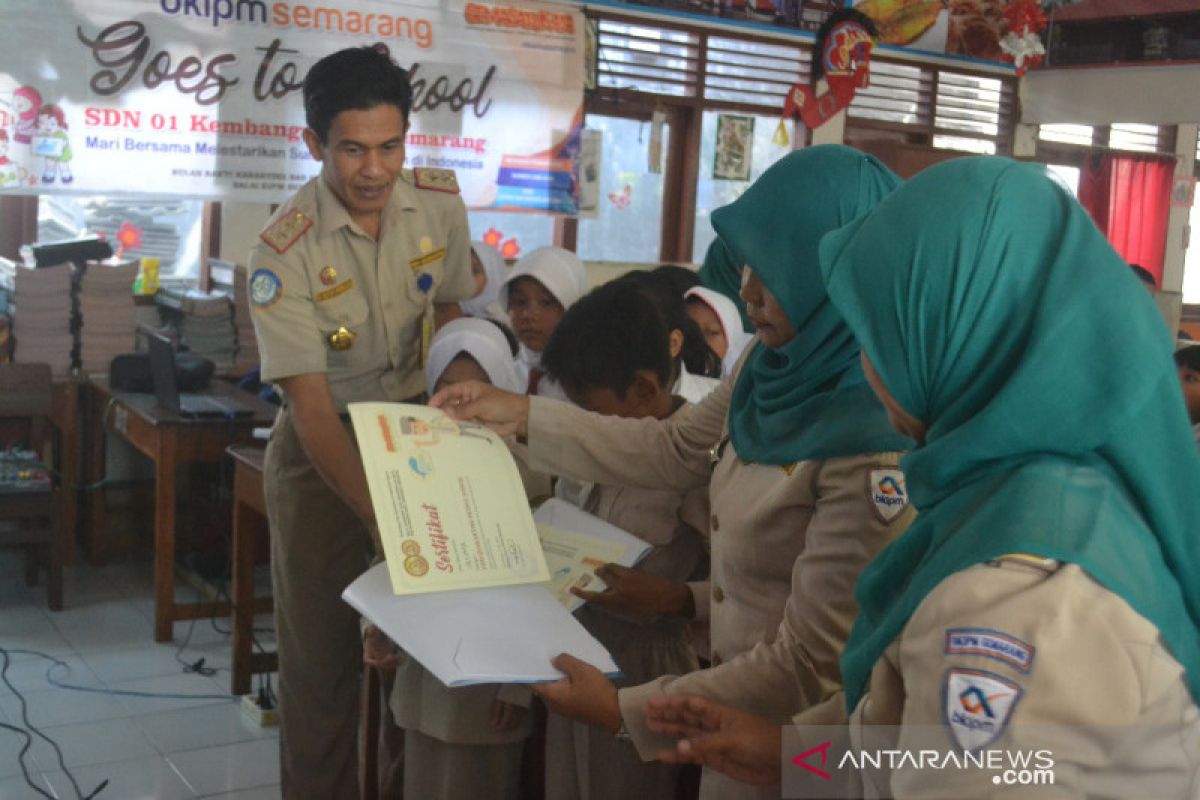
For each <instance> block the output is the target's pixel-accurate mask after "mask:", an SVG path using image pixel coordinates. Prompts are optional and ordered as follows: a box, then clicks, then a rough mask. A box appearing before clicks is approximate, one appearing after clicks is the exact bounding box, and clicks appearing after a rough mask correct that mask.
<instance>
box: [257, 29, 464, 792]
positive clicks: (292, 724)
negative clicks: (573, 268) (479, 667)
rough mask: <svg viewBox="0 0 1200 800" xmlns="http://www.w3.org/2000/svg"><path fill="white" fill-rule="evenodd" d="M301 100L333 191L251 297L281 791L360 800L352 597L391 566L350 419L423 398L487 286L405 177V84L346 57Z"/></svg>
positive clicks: (449, 221)
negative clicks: (366, 408) (447, 324)
mask: <svg viewBox="0 0 1200 800" xmlns="http://www.w3.org/2000/svg"><path fill="white" fill-rule="evenodd" d="M304 100H305V110H306V115H307V122H308V128H307V129H306V130H305V132H304V139H305V143H306V144H307V146H308V148H309V151H310V152H311V153H312V156H313V158H315V159H317V160H318V161H321V162H322V169H321V174H320V176H319V177H317V178H314V179H313V180H311V181H309V183H307V184H306V185H305V186H304V187H303V188H301V189H300V191H299V192H297V193H296V195H295V196H294V197H293V198H292V199H291V201H289V202H288V203H286V204H284V206H283V207H281V208H280V209H279V211H278V212H277V213H276V214H275V215H274V217H272V219H271V221H270V222H269V223H268V224H267V227H266V228H265V229H264V231H263V232H262V234H261V235H260V239H261V241H260V242H258V243H257V244H256V245H255V247H254V249H253V250H252V252H251V255H250V277H249V290H250V299H251V305H252V309H253V317H254V325H255V329H256V332H257V334H258V340H259V347H260V350H261V355H262V377H263V380H265V381H272V382H275V383H276V384H277V385H278V386H279V388H280V389H281V390H282V393H283V396H284V401H285V402H284V409H283V411H282V412H281V413H280V415H279V418H278V420H277V421H276V424H275V427H274V429H273V431H272V434H271V442H270V444H269V445H268V447H267V456H266V466H265V485H266V502H267V510H268V517H269V521H270V526H271V537H272V539H271V543H272V552H271V564H272V583H273V587H274V594H275V621H276V628H277V635H278V641H279V696H280V715H281V723H282V727H281V735H280V739H281V759H282V783H283V792H284V796H285V797H287V798H301V797H303V798H321V800H325V799H326V798H354V797H357V796H358V779H357V759H356V748H355V742H356V735H357V730H356V727H357V717H358V715H357V703H358V691H359V673H360V669H361V652H362V647H361V643H360V638H359V636H360V634H359V628H358V620H357V616H356V615H355V613H354V612H353V611H352V610H351V609H350V608H349V606H347V605H346V604H345V603H343V602H342V600H341V597H340V595H341V592H342V590H343V589H344V588H345V587H346V585H347V584H348V583H350V582H351V581H352V580H353V579H354V578H355V577H357V576H358V575H359V574H360V573H361V572H362V571H363V570H364V569H365V568H366V567H367V565H368V563H369V561H370V558H371V555H372V552H373V551H374V552H375V553H376V554H378V555H382V553H381V552H380V551H379V548H378V533H377V532H376V528H375V523H374V513H373V511H372V508H371V501H370V496H369V493H368V491H367V484H366V477H365V475H364V473H363V468H362V462H361V461H360V459H359V456H358V452H357V450H356V448H355V445H354V439H353V433H352V431H351V428H350V425H349V422H348V419H347V417H346V405H347V404H348V403H350V402H355V401H372V400H389V401H401V400H405V399H411V398H414V397H417V396H419V395H421V394H422V392H424V390H425V385H424V378H423V375H422V372H421V359H422V343H423V339H424V337H425V336H427V335H428V332H429V331H430V330H431V329H432V325H433V318H434V316H435V314H436V315H438V316H439V317H440V316H442V315H443V313H446V316H449V315H450V314H451V313H452V312H448V311H447V310H448V309H450V308H456V305H454V304H457V303H458V302H459V301H460V300H464V299H466V298H467V297H470V296H471V294H472V291H473V289H474V285H473V281H472V279H471V269H470V236H469V232H468V229H467V219H466V209H465V207H464V205H463V203H462V199H461V198H460V197H459V196H458V187H457V184H456V183H455V181H454V176H453V174H452V173H447V172H444V171H441V170H415V171H412V172H410V171H406V170H404V169H403V164H404V137H405V133H406V131H407V129H408V114H409V110H410V108H411V104H412V92H411V89H410V86H409V83H408V76H407V73H405V71H404V70H402V69H400V68H399V67H398V66H396V64H395V63H394V62H393V61H392V60H391V58H390V57H388V56H387V55H386V54H385V53H383V52H381V51H376V50H372V49H369V48H353V49H348V50H342V51H339V52H337V53H334V54H332V55H330V56H327V57H326V58H324V59H322V60H320V61H318V62H317V63H316V64H315V65H314V66H313V67H312V69H311V70H310V72H309V74H308V76H307V77H306V78H305V81H304ZM443 307H445V308H443Z"/></svg>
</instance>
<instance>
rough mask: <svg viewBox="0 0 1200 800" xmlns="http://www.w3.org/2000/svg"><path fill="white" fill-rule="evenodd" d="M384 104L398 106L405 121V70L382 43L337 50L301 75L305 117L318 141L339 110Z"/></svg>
mask: <svg viewBox="0 0 1200 800" xmlns="http://www.w3.org/2000/svg"><path fill="white" fill-rule="evenodd" d="M384 104H387V105H393V106H396V107H397V108H399V109H400V111H401V112H403V114H404V121H405V122H408V114H409V111H411V110H412V86H411V85H410V84H409V82H408V72H407V71H406V70H404V69H403V68H401V67H400V66H399V65H397V64H396V62H395V61H393V60H392V57H391V56H390V55H388V51H387V48H386V47H384V46H383V45H381V44H380V45H374V46H371V47H347V48H346V49H345V50H338V51H337V52H336V53H331V54H329V55H327V56H325V57H324V58H322V59H321V60H320V61H318V62H317V63H315V64H313V65H312V68H311V69H309V71H308V74H307V75H305V76H304V118H305V122H306V123H307V125H308V127H310V128H312V129H313V131H315V132H316V134H317V138H318V139H320V141H321V144H325V143H326V142H327V141H328V139H329V128H330V126H331V125H333V118H334V117H336V116H337V115H338V114H340V113H342V112H343V111H349V110H351V109H353V110H356V111H366V110H367V109H370V108H375V106H378V105H384Z"/></svg>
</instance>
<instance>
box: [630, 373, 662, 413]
mask: <svg viewBox="0 0 1200 800" xmlns="http://www.w3.org/2000/svg"><path fill="white" fill-rule="evenodd" d="M663 391H664V389H663V386H662V383H660V382H659V379H658V375H657V374H656V373H655V372H654V370H652V369H639V370H635V371H634V373H633V383H631V384H629V389H627V390H626V392H625V397H626V398H628V399H630V400H632V401H633V402H634V403H635V404H636V405H637V407H638V408H639V409H649V408H651V407H653V405H654V403H655V402H656V401H657V400H658V398H659V397H660V396H661V395H662V393H663Z"/></svg>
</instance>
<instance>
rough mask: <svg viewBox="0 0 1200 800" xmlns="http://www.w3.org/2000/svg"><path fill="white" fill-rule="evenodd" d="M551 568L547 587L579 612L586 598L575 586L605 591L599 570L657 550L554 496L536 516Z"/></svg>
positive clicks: (628, 563)
mask: <svg viewBox="0 0 1200 800" xmlns="http://www.w3.org/2000/svg"><path fill="white" fill-rule="evenodd" d="M533 518H534V520H535V521H536V522H537V529H538V536H539V537H541V540H542V549H543V550H544V551H545V554H546V563H547V564H548V565H549V567H550V583H549V584H547V588H548V589H549V590H550V593H551V594H553V595H554V596H555V597H556V598H558V602H560V603H562V604H563V605H564V606H566V608H567V610H568V611H575V610H576V609H578V608H579V607H580V606H582V605H583V604H584V600H583V599H582V598H580V597H576V596H575V595H573V594H571V589H572V588H579V589H586V590H587V591H589V592H602V591H604V590H605V588H607V587H606V586H605V584H604V581H602V580H601V579H600V578H599V576H597V575H596V570H597V569H599V568H600V567H602V566H604V565H605V564H620V565H621V566H623V567H632V566H633V565H634V564H636V563H637V562H639V561H641V560H642V559H643V558H645V557H646V555H647V554H648V553H649V552H650V551H651V550H653V549H654V548H653V547H651V546H650V545H649V544H647V543H646V542H644V541H642V540H641V539H639V538H637V537H636V536H634V535H633V534H631V533H628V532H626V531H623V530H621V529H620V528H618V527H617V526H616V525H612V524H611V523H608V522H605V521H604V520H602V519H600V518H599V517H597V516H594V515H592V514H589V513H588V512H586V511H583V510H582V509H579V508H576V507H575V506H573V505H571V504H570V503H568V502H566V501H564V500H560V499H559V498H557V497H553V498H551V499H549V500H547V501H546V502H545V503H543V504H542V506H541V507H540V508H539V509H538V510H537V512H536V513H535V514H534V515H533Z"/></svg>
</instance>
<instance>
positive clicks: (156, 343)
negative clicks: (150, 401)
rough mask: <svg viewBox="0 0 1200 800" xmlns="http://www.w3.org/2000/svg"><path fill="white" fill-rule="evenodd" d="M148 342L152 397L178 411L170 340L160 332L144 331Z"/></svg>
mask: <svg viewBox="0 0 1200 800" xmlns="http://www.w3.org/2000/svg"><path fill="white" fill-rule="evenodd" d="M146 339H147V340H148V341H149V343H150V376H151V379H152V380H153V381H154V397H155V398H156V399H157V400H158V404H159V405H160V406H162V407H163V408H165V409H166V410H168V411H174V412H175V413H177V414H178V413H179V385H178V384H177V383H176V381H175V351H174V350H173V349H172V348H171V340H170V339H168V338H167V337H165V336H163V335H162V334H158V333H151V332H149V331H147V332H146Z"/></svg>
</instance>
